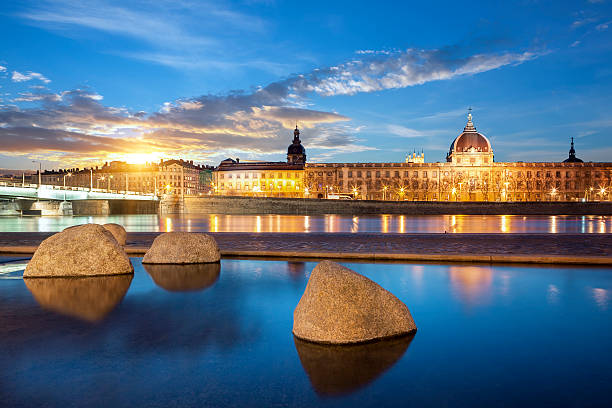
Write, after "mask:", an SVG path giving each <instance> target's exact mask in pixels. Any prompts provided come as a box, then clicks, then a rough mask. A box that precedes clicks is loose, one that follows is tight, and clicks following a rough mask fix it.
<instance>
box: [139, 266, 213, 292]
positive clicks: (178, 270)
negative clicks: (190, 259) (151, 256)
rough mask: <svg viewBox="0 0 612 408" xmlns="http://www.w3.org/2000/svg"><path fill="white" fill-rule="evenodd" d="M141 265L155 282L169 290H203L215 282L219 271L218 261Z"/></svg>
mask: <svg viewBox="0 0 612 408" xmlns="http://www.w3.org/2000/svg"><path fill="white" fill-rule="evenodd" d="M143 266H144V268H145V270H146V271H147V272H148V273H149V275H151V278H153V281H154V282H155V284H156V285H157V286H159V287H160V288H163V289H166V290H167V291H169V292H187V291H197V290H204V289H206V288H208V287H210V286H212V285H214V284H215V282H217V280H218V279H219V273H220V272H221V264H220V263H206V264H191V265H163V264H160V265H156V264H143Z"/></svg>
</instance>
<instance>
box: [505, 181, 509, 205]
mask: <svg viewBox="0 0 612 408" xmlns="http://www.w3.org/2000/svg"><path fill="white" fill-rule="evenodd" d="M508 184H510V183H509V182H507V181H506V182H505V183H504V186H506V189H505V190H504V191H505V192H506V201H508Z"/></svg>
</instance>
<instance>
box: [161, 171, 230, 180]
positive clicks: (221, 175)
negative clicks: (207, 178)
mask: <svg viewBox="0 0 612 408" xmlns="http://www.w3.org/2000/svg"><path fill="white" fill-rule="evenodd" d="M164 178H166V176H164ZM219 178H220V179H221V180H223V173H221V174H219Z"/></svg>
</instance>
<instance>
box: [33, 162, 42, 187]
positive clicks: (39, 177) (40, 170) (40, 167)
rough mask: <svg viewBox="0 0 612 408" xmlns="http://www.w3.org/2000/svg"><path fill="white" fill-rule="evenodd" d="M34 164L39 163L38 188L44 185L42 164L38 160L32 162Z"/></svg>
mask: <svg viewBox="0 0 612 408" xmlns="http://www.w3.org/2000/svg"><path fill="white" fill-rule="evenodd" d="M32 163H38V187H40V185H41V184H42V176H41V173H42V163H41V162H39V161H36V160H32Z"/></svg>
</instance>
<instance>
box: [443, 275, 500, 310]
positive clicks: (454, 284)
mask: <svg viewBox="0 0 612 408" xmlns="http://www.w3.org/2000/svg"><path fill="white" fill-rule="evenodd" d="M449 276H450V284H451V289H452V293H453V294H454V295H455V296H457V297H458V299H459V300H461V301H462V303H464V304H465V305H468V306H472V305H476V304H481V303H484V302H486V301H488V300H489V299H490V296H491V285H492V283H493V271H492V269H491V267H490V266H451V267H450V268H449Z"/></svg>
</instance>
